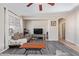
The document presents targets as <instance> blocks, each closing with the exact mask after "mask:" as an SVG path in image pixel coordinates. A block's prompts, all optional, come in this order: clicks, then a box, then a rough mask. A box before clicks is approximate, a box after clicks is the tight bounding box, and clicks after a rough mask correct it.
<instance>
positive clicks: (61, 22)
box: [58, 18, 66, 42]
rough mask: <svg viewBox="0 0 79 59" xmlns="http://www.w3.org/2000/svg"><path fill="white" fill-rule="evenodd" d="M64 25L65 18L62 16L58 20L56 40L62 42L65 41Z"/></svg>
mask: <svg viewBox="0 0 79 59" xmlns="http://www.w3.org/2000/svg"><path fill="white" fill-rule="evenodd" d="M65 27H66V23H65V19H64V18H60V19H59V20H58V37H59V38H58V40H59V41H60V42H64V41H65V29H66V28H65Z"/></svg>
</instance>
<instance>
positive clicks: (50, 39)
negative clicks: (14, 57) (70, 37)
mask: <svg viewBox="0 0 79 59" xmlns="http://www.w3.org/2000/svg"><path fill="white" fill-rule="evenodd" d="M46 41H58V40H57V39H53V40H52V39H48V40H46Z"/></svg>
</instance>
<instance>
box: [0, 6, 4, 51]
mask: <svg viewBox="0 0 79 59" xmlns="http://www.w3.org/2000/svg"><path fill="white" fill-rule="evenodd" d="M3 49H4V8H3V7H2V6H1V5H0V51H1V50H3Z"/></svg>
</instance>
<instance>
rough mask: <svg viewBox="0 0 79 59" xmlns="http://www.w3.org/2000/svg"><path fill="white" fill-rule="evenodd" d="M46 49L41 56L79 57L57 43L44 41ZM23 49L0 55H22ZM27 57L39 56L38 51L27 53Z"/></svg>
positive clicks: (14, 49) (8, 51)
mask: <svg viewBox="0 0 79 59" xmlns="http://www.w3.org/2000/svg"><path fill="white" fill-rule="evenodd" d="M45 44H46V48H45V49H43V50H42V55H48V56H49V55H51V56H79V53H78V52H76V51H74V50H72V49H71V48H69V47H67V46H66V45H64V44H62V43H60V42H57V41H46V42H45ZM24 52H25V49H19V48H12V49H11V48H10V49H8V50H6V51H4V52H3V53H1V54H0V55H23V56H26V54H23V53H24ZM28 53H29V54H28V55H41V54H40V52H39V51H33V50H31V51H28Z"/></svg>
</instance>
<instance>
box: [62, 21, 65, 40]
mask: <svg viewBox="0 0 79 59" xmlns="http://www.w3.org/2000/svg"><path fill="white" fill-rule="evenodd" d="M62 40H63V41H64V40H65V23H63V24H62Z"/></svg>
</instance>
